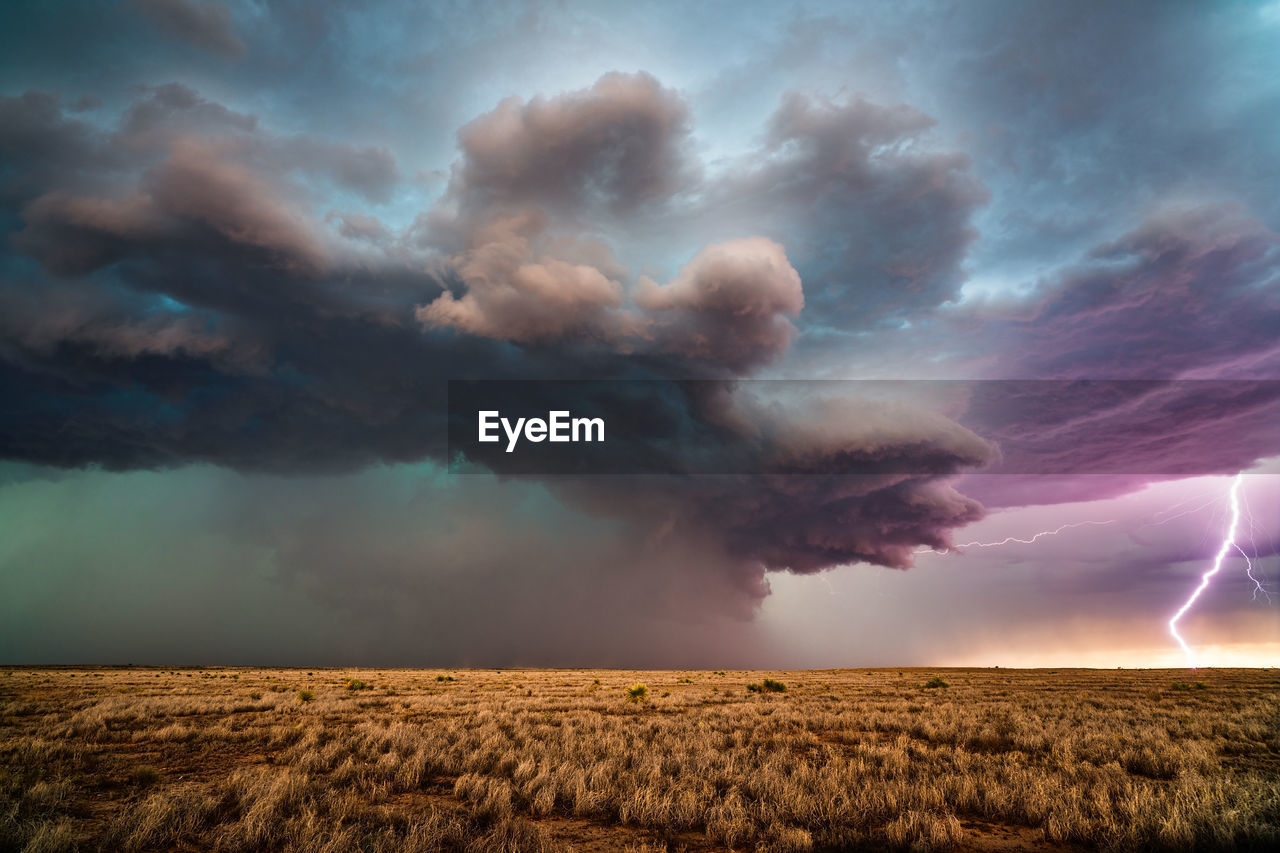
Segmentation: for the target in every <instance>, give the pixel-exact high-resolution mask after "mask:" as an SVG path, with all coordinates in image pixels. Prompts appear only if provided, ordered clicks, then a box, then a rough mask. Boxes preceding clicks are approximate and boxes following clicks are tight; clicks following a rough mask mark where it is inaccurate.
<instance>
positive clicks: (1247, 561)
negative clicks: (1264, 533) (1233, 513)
mask: <svg viewBox="0 0 1280 853" xmlns="http://www.w3.org/2000/svg"><path fill="white" fill-rule="evenodd" d="M1240 499H1241V501H1243V503H1244V514H1245V516H1247V517H1248V519H1249V545H1250V546H1251V547H1252V549H1253V556H1254V557H1257V556H1258V540H1257V539H1256V538H1255V537H1254V534H1255V533H1256V532H1257V530H1256V528H1255V527H1254V524H1253V510H1252V509H1250V508H1249V496H1248V495H1247V494H1245V493H1244V492H1241V493H1240ZM1236 550H1237V551H1239V552H1240V556H1241V557H1244V571H1245V574H1247V575H1248V576H1249V580H1251V581H1253V600H1254V601H1257V600H1258V593H1262V594H1263V595H1264V596H1265V597H1266V599H1267V603H1268V604H1270V603H1271V591H1270V590H1269V589H1267V588H1266V587H1265V586H1263V585H1262V581H1260V580H1258V578H1256V577H1254V574H1253V560H1252V559H1251V558H1250V557H1249V555H1248V554H1246V553H1245V550H1244V549H1243V548H1241V547H1240V546H1239V545H1237V546H1236Z"/></svg>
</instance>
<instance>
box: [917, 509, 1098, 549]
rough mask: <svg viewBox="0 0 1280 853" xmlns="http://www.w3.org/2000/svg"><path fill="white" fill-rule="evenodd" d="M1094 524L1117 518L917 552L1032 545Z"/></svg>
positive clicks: (1083, 522)
mask: <svg viewBox="0 0 1280 853" xmlns="http://www.w3.org/2000/svg"><path fill="white" fill-rule="evenodd" d="M1093 524H1096V525H1105V524H1115V519H1114V518H1112V519H1108V520H1107V521H1075V522H1072V523H1070V524H1064V525H1062V526H1061V527H1056V528H1054V529H1053V530H1041V531H1040V532H1039V533H1037V534H1035V535H1034V536H1031V537H1030V538H1027V539H1020V538H1018V537H1017V536H1006V537H1005V538H1004V539H1001V540H1000V541H998V542H965V543H964V544H961V545H952V546H951V547H950V548H943V549H942V550H941V551H939V550H937V549H936V548H917V549H916V551H915V553H917V554H950V553H951V552H952V551H961V550H963V549H965V548H998V547H1000V546H1001V545H1012V544H1013V543H1015V542H1016V543H1018V544H1019V545H1030V544H1032V543H1033V542H1035V541H1037V540H1039V539H1043V538H1044V537H1046V536H1057V535H1058V534H1059V533H1061V532H1062V531H1064V530H1071V529H1072V528H1074V527H1087V526H1089V525H1093Z"/></svg>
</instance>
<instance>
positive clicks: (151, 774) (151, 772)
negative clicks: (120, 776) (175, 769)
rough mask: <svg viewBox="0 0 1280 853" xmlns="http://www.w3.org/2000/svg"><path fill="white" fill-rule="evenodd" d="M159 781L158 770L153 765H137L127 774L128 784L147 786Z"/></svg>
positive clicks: (140, 786)
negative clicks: (137, 766)
mask: <svg viewBox="0 0 1280 853" xmlns="http://www.w3.org/2000/svg"><path fill="white" fill-rule="evenodd" d="M159 781H160V771H159V770H157V769H155V768H154V767H139V768H137V769H135V770H134V771H133V772H132V773H130V774H129V782H130V784H133V785H137V786H138V787H139V788H149V787H151V786H152V785H154V784H155V783H157V782H159Z"/></svg>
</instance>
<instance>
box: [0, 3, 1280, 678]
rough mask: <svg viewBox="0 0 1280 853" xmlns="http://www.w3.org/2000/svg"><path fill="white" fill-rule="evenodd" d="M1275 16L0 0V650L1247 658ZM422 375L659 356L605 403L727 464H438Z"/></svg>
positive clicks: (379, 656)
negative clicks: (651, 394)
mask: <svg viewBox="0 0 1280 853" xmlns="http://www.w3.org/2000/svg"><path fill="white" fill-rule="evenodd" d="M1278 41H1280V3H1278V2H1222V3H1213V4H1207V3H1189V2H1188V3H1183V2H1143V3H1137V2H1112V3H1091V2H1085V3H1072V4H1063V3H1053V2H1020V3H1013V2H956V3H946V2H932V3H912V2H893V3H890V2H883V3H873V2H860V3H786V4H781V3H761V4H751V3H741V2H735V3H716V2H709V3H701V4H693V5H692V6H691V5H690V4H675V3H670V4H636V5H634V6H626V5H624V4H616V3H574V2H560V3H551V4H538V3H506V2H493V3H485V2H482V3H408V2H404V3H397V2H370V3H361V4H342V3H336V2H273V3H262V2H243V3H241V2H222V3H220V2H200V1H199V0H124V2H74V1H73V0H68V2H64V3H57V4H50V3H39V2H24V0H18V2H11V3H6V4H4V5H3V7H0V229H3V231H4V234H3V240H0V400H2V401H3V403H2V404H0V663H140V664H141V663H155V664H181V663H188V664H189V663H200V664H218V663H225V664H234V665H250V664H270V665H303V666H308V665H309V666H321V665H339V666H356V665H378V666H393V665H394V666H464V665H471V666H520V665H524V666H626V667H668V666H675V667H764V668H782V667H787V668H801V667H836V666H913V665H921V666H927V665H932V666H944V665H981V666H995V665H999V666H1051V667H1062V666H1103V667H1114V666H1185V665H1187V664H1188V663H1194V664H1196V665H1200V666H1214V665H1220V666H1228V665H1249V666H1273V665H1275V664H1276V663H1278V662H1280V610H1277V607H1280V599H1277V600H1275V601H1273V600H1272V599H1273V598H1276V597H1277V596H1280V384H1278V383H1280V192H1277V190H1278V189H1280V52H1278V51H1276V50H1275V45H1276V44H1277V42H1278ZM459 379H511V380H565V379H590V380H595V381H597V382H603V383H606V384H608V383H617V387H619V388H624V387H625V388H636V387H642V384H640V383H634V380H647V381H650V382H657V383H669V382H672V381H674V380H679V381H681V382H687V381H689V380H696V381H695V382H692V383H689V384H684V385H680V386H679V387H681V388H686V389H693V390H690V391H689V392H688V393H687V394H685V395H674V396H672V397H669V398H664V399H663V400H662V401H661V405H660V406H654V407H653V410H652V411H650V412H648V413H647V414H648V415H650V417H648V418H647V419H644V418H641V419H640V421H641V422H643V424H644V428H645V429H652V430H654V431H655V432H654V433H653V434H652V435H649V434H647V433H641V434H640V437H641V439H642V440H651V441H652V443H653V445H654V447H657V448H660V451H659V450H655V451H654V453H655V454H656V455H657V456H658V457H660V458H661V460H662V462H663V464H669V465H671V466H672V467H673V468H680V469H683V468H685V467H687V466H688V465H690V464H692V463H695V462H697V461H699V460H702V459H703V457H701V456H697V455H696V453H695V450H694V449H693V448H692V445H690V444H689V443H688V442H687V441H685V440H684V438H685V437H687V436H689V435H693V434H697V435H714V436H717V437H719V438H720V439H723V440H724V442H725V447H726V448H728V449H727V450H724V451H723V452H724V453H725V454H729V453H730V451H731V452H732V458H733V459H735V460H737V461H738V462H745V464H744V465H743V466H742V467H740V468H734V469H733V470H732V471H726V472H725V473H722V474H719V475H716V476H700V475H693V476H674V475H644V476H641V475H638V474H628V473H623V474H616V475H611V476H594V477H577V478H575V477H565V476H550V475H547V474H545V473H543V474H539V473H538V472H536V471H534V472H530V471H528V470H526V469H520V468H518V467H516V466H514V463H511V462H509V461H504V460H503V458H502V457H501V456H496V457H494V458H492V459H486V460H485V461H484V464H478V465H473V466H470V467H467V468H465V469H464V470H459V468H458V466H457V465H451V464H450V463H451V459H450V456H449V445H448V437H447V432H448V430H447V427H448V424H449V412H448V406H447V402H448V394H447V388H448V381H449V380H459ZM755 380H775V381H771V382H762V381H755ZM813 380H824V381H823V382H814V381H813ZM867 380H892V383H890V385H888V386H886V385H884V384H880V385H876V384H873V383H869V382H868V381H867ZM921 380H959V381H958V382H952V383H945V382H944V383H930V382H923V381H921ZM628 382H631V384H629V385H628V384H627V383H628ZM530 387H532V386H530ZM663 387H667V386H663ZM885 387H891V388H893V389H896V391H895V393H898V394H899V395H900V397H901V398H900V399H899V398H895V399H885V397H884V395H883V393H881V392H882V391H883V389H884V388H885ZM939 389H943V390H942V391H940V390H939ZM633 410H635V411H639V408H636V407H634V406H633ZM650 422H651V423H650ZM637 429H639V427H637ZM629 449H631V448H629ZM648 449H651V448H641V450H642V451H647V450H648ZM703 449H705V448H703ZM700 452H701V450H699V451H697V453H700ZM641 455H643V453H642V454H641ZM644 458H646V459H648V458H649V457H648V456H645V457H644ZM851 465H852V466H853V467H852V468H851V467H850V466H851ZM859 465H861V466H867V467H865V469H863V468H858V467H857V466H859ZM779 466H782V467H786V469H787V470H788V471H791V472H793V473H792V474H791V475H788V474H780V473H779V472H778V469H779ZM795 471H799V472H801V473H800V474H799V475H796V474H794V472H795ZM851 471H853V472H855V473H854V474H851V473H850V472H851ZM859 471H862V472H863V473H862V474H857V472H859ZM855 474H857V475H855ZM1238 475H1239V476H1238ZM1237 481H1238V482H1237ZM1233 495H1234V497H1235V502H1234V506H1235V508H1236V509H1237V510H1238V512H1233V500H1232V498H1233ZM1233 522H1234V524H1233ZM1233 527H1234V531H1235V535H1234V536H1233V537H1228V533H1229V531H1231V530H1232V529H1233ZM1038 534H1039V535H1038ZM1224 542H1225V544H1224ZM1220 555H1221V556H1220ZM1215 565H1216V566H1217V569H1218V570H1217V571H1216V572H1215V573H1213V574H1212V575H1211V577H1210V583H1209V584H1208V585H1206V587H1205V588H1204V590H1203V592H1202V593H1200V594H1199V595H1198V596H1197V597H1196V598H1195V600H1194V602H1193V604H1192V606H1191V607H1190V608H1188V610H1187V612H1186V613H1185V615H1184V616H1183V617H1182V618H1181V619H1180V620H1179V621H1178V628H1179V631H1180V633H1181V635H1182V636H1183V637H1184V639H1185V641H1186V643H1187V644H1188V650H1184V649H1183V648H1181V646H1180V645H1179V643H1178V641H1177V639H1176V638H1175V637H1174V636H1172V635H1171V633H1170V626H1169V624H1168V623H1169V619H1170V617H1171V616H1172V615H1173V614H1174V613H1175V612H1177V611H1178V609H1179V608H1180V607H1181V606H1182V605H1183V604H1184V603H1185V602H1186V601H1187V600H1188V598H1189V597H1190V596H1192V594H1193V593H1194V592H1195V590H1196V589H1197V586H1198V585H1199V584H1200V582H1201V578H1202V576H1204V575H1205V573H1206V572H1210V571H1212V570H1213V569H1214V567H1215Z"/></svg>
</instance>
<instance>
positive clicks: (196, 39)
mask: <svg viewBox="0 0 1280 853" xmlns="http://www.w3.org/2000/svg"><path fill="white" fill-rule="evenodd" d="M129 5H130V6H131V7H132V8H133V9H136V10H137V11H138V12H139V13H141V14H142V15H144V16H145V17H146V18H147V20H149V21H150V22H151V23H152V24H154V25H155V26H156V27H158V28H159V29H160V30H163V31H164V32H166V33H168V34H169V35H171V36H173V37H175V38H178V39H181V40H183V41H185V42H187V43H188V44H192V45H195V46H196V47H198V48H200V49H202V50H207V51H209V52H211V53H216V54H220V55H222V56H226V57H230V58H232V59H238V58H240V57H242V56H244V55H245V51H246V48H245V44H244V42H243V41H241V40H240V38H239V36H237V35H236V32H235V29H234V28H233V27H232V24H231V13H230V11H228V9H227V7H226V6H224V5H222V4H221V3H215V2H212V0H204V2H196V0H129Z"/></svg>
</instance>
